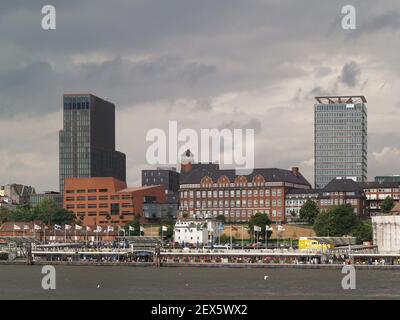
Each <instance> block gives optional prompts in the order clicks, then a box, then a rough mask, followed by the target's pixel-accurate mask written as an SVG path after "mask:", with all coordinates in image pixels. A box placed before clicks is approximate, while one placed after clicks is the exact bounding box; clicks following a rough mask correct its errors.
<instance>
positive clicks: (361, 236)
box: [352, 221, 372, 243]
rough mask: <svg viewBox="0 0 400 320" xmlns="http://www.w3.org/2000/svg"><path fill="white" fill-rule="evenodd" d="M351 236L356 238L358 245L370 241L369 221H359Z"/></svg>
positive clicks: (370, 227) (370, 228)
mask: <svg viewBox="0 0 400 320" xmlns="http://www.w3.org/2000/svg"><path fill="white" fill-rule="evenodd" d="M352 235H353V236H354V237H356V238H357V242H358V243H363V242H364V241H371V240H372V223H371V221H359V223H358V225H357V226H356V227H355V228H354V230H353V233H352Z"/></svg>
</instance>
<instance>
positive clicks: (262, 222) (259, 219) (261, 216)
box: [249, 212, 272, 241]
mask: <svg viewBox="0 0 400 320" xmlns="http://www.w3.org/2000/svg"><path fill="white" fill-rule="evenodd" d="M270 224H271V220H269V218H268V215H267V214H265V213H261V212H257V213H256V214H255V215H254V216H252V217H251V218H250V220H249V234H250V236H252V235H253V233H254V226H258V227H260V228H261V231H260V232H257V241H258V239H259V237H260V236H261V238H263V239H264V241H265V229H266V226H267V225H268V226H269V225H270ZM271 234H272V231H268V233H267V237H268V238H269V237H270V236H271Z"/></svg>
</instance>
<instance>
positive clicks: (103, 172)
mask: <svg viewBox="0 0 400 320" xmlns="http://www.w3.org/2000/svg"><path fill="white" fill-rule="evenodd" d="M63 100H64V101H63V102H64V104H63V105H64V121H63V123H64V127H63V130H61V131H60V137H59V153H60V155H59V156H60V167H59V170H60V192H61V194H63V192H64V180H65V178H68V177H114V178H116V179H119V180H122V181H125V180H126V160H125V154H123V153H121V152H119V151H116V150H115V105H114V104H112V103H110V102H108V101H105V100H103V99H100V98H98V97H96V96H94V95H91V94H65V95H64V97H63Z"/></svg>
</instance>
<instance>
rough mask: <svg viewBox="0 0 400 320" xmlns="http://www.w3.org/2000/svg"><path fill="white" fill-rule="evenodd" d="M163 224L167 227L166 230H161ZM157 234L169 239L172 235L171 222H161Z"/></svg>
mask: <svg viewBox="0 0 400 320" xmlns="http://www.w3.org/2000/svg"><path fill="white" fill-rule="evenodd" d="M163 226H165V227H167V231H164V232H163V231H162V227H163ZM158 235H159V236H160V237H161V235H162V236H163V240H166V241H171V240H172V239H173V237H174V225H173V224H168V225H166V224H162V225H161V226H160V230H159V231H158Z"/></svg>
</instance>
